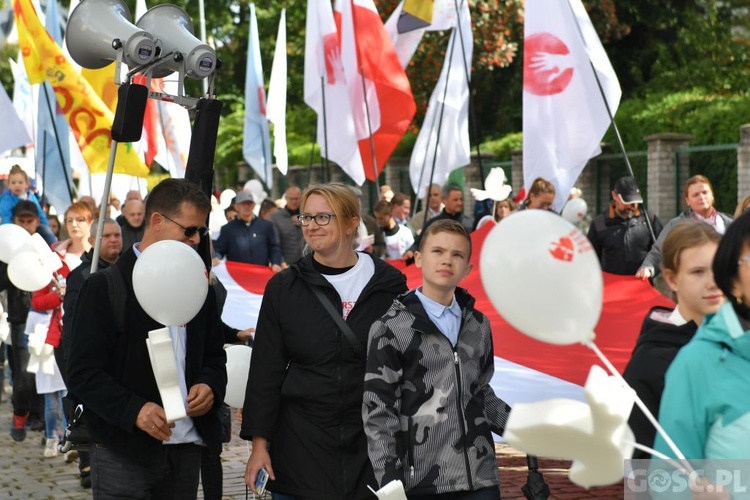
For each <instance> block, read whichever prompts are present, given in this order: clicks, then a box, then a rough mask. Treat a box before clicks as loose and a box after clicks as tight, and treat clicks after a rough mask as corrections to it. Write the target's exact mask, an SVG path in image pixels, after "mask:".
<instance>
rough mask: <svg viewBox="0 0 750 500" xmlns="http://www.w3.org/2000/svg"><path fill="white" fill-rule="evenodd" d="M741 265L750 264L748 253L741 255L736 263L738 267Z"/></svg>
mask: <svg viewBox="0 0 750 500" xmlns="http://www.w3.org/2000/svg"><path fill="white" fill-rule="evenodd" d="M742 264H750V253H749V254H746V255H743V256H742V257H740V260H738V261H737V265H738V266H741V265H742Z"/></svg>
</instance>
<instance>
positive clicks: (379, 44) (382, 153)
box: [334, 0, 417, 181]
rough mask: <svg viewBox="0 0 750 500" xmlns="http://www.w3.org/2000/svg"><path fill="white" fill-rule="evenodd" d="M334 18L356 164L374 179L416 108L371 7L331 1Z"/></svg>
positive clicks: (368, 2) (360, 0) (365, 0)
mask: <svg viewBox="0 0 750 500" xmlns="http://www.w3.org/2000/svg"><path fill="white" fill-rule="evenodd" d="M334 17H335V18H336V25H337V27H338V32H339V35H340V39H341V61H342V63H343V66H344V76H345V78H346V83H347V86H348V87H349V98H350V102H351V106H352V112H353V116H354V129H355V131H356V134H357V139H358V142H359V152H360V156H361V158H362V166H363V168H364V173H365V176H366V177H367V178H368V179H370V180H371V181H375V180H376V178H377V176H378V175H380V172H381V171H382V170H383V167H384V166H385V164H386V162H387V161H388V158H390V156H391V154H392V153H393V150H394V149H396V146H397V145H398V143H399V141H400V140H401V137H402V136H403V135H404V133H405V132H406V130H407V128H408V127H409V124H410V123H411V120H412V118H413V117H414V113H415V112H416V109H417V106H416V103H415V102H414V96H413V95H412V92H411V86H410V85H409V80H408V79H407V77H406V73H405V72H404V69H403V68H402V66H401V61H400V60H399V58H398V55H397V54H396V51H395V49H394V48H393V43H392V42H391V39H390V37H389V36H388V33H387V32H386V30H385V27H384V26H383V21H382V20H381V19H380V15H379V14H378V11H377V9H376V8H375V3H374V2H373V1H372V0H336V6H335V12H334ZM373 146H374V150H373ZM373 160H374V161H373Z"/></svg>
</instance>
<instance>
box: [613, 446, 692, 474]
mask: <svg viewBox="0 0 750 500" xmlns="http://www.w3.org/2000/svg"><path fill="white" fill-rule="evenodd" d="M626 444H629V445H631V446H633V448H637V449H639V450H641V451H645V452H646V453H649V454H651V455H653V456H655V457H656V458H660V459H662V460H664V461H665V462H667V463H668V464H669V465H671V466H672V467H674V468H675V469H677V470H679V471H680V472H682V473H683V474H687V473H688V471H686V470H685V468H684V467H683V466H682V465H680V463H679V462H676V461H675V460H674V459H672V458H670V457H668V456H667V455H665V454H664V453H661V452H659V451H656V450H655V449H653V448H649V447H648V446H644V445H642V444H641V443H636V442H635V441H626Z"/></svg>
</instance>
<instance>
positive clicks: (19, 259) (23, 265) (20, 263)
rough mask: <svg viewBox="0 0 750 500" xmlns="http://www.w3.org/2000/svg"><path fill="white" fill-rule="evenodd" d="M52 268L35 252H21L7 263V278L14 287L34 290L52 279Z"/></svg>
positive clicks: (44, 285)
mask: <svg viewBox="0 0 750 500" xmlns="http://www.w3.org/2000/svg"><path fill="white" fill-rule="evenodd" d="M52 272H53V269H52V267H51V266H50V265H48V264H46V263H45V259H44V258H43V257H42V256H40V255H39V254H37V253H36V252H21V253H19V254H16V255H15V256H13V258H12V259H10V262H9V263H8V278H9V279H10V281H11V283H13V284H14V285H15V286H16V288H18V289H20V290H24V291H26V292H36V291H37V290H41V289H42V288H44V287H46V286H47V285H49V283H50V282H51V281H52Z"/></svg>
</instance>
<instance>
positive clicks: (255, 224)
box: [214, 191, 281, 273]
mask: <svg viewBox="0 0 750 500" xmlns="http://www.w3.org/2000/svg"><path fill="white" fill-rule="evenodd" d="M235 206H236V207H237V217H236V218H235V219H234V220H231V221H229V222H227V223H226V224H225V225H224V226H223V227H222V228H221V233H220V234H219V238H218V239H217V240H216V243H215V244H214V250H215V251H216V259H214V263H217V262H218V260H219V259H222V258H226V260H231V261H234V262H244V263H246V264H258V265H261V266H271V270H273V272H275V273H277V272H279V271H281V248H280V247H279V241H278V239H277V238H276V234H275V233H274V231H273V224H271V223H270V222H269V221H267V220H265V219H261V218H260V217H256V216H255V214H254V213H253V210H254V209H255V200H254V199H253V195H252V193H248V192H247V191H240V192H239V193H238V194H237V197H236V199H235Z"/></svg>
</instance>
